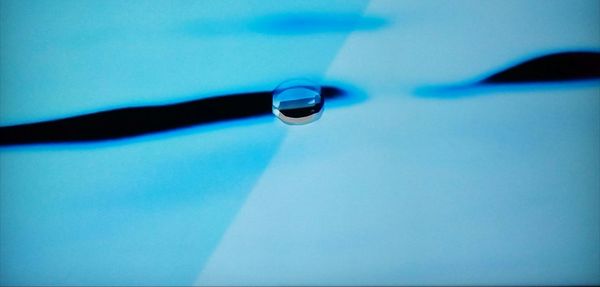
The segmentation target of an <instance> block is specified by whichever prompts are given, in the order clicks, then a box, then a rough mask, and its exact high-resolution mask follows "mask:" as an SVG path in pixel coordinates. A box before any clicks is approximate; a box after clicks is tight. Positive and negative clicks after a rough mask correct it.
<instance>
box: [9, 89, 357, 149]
mask: <svg viewBox="0 0 600 287" xmlns="http://www.w3.org/2000/svg"><path fill="white" fill-rule="evenodd" d="M322 96H323V98H324V99H325V100H326V101H330V100H332V101H333V102H335V101H336V100H338V99H341V100H343V99H344V98H353V97H351V96H349V93H348V92H347V91H346V90H343V89H340V88H337V87H332V86H326V87H323V88H322ZM354 100H355V99H354ZM354 100H353V99H345V101H341V102H342V103H344V102H345V103H346V104H348V103H351V102H352V101H354ZM271 111H272V94H271V92H270V91H260V92H251V93H240V94H232V95H223V96H215V97H210V98H202V99H199V100H194V101H187V102H182V103H176V104H170V105H159V106H143V107H130V108H122V109H115V110H108V111H102V112H97V113H92V114H86V115H80V116H75V117H69V118H63V119H57V120H50V121H44V122H38V123H29V124H21V125H14V126H4V127H0V146H12V145H27V144H50V143H83V142H98V141H107V140H116V139H124V138H130V137H136V136H141V135H148V134H154V133H160V132H166V131H171V130H176V129H182V128H187V127H192V126H200V125H205V124H212V123H218V122H225V121H232V120H239V119H248V118H255V117H261V116H268V115H271Z"/></svg>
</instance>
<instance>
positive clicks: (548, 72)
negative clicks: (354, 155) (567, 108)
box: [414, 51, 600, 99]
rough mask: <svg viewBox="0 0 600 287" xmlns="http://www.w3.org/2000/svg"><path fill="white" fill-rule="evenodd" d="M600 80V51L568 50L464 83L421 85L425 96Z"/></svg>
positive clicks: (421, 94) (465, 94)
mask: <svg viewBox="0 0 600 287" xmlns="http://www.w3.org/2000/svg"><path fill="white" fill-rule="evenodd" d="M598 84H600V52H590V51H567V52H560V53H551V54H545V55H542V56H538V57H534V58H531V59H528V60H525V61H520V62H517V63H516V64H511V65H509V66H508V67H506V68H502V69H500V70H499V71H497V72H493V73H491V74H490V75H485V76H483V77H480V78H479V79H477V80H471V81H467V82H465V83H462V84H451V85H439V86H426V87H420V88H418V89H416V90H415V92H414V94H415V95H417V96H419V97H424V98H445V99H447V98H461V97H468V96H476V95H481V94H485V93H488V92H490V91H497V90H499V89H503V90H507V89H510V90H531V89H540V88H544V87H546V88H549V87H553V88H563V87H574V86H590V85H598Z"/></svg>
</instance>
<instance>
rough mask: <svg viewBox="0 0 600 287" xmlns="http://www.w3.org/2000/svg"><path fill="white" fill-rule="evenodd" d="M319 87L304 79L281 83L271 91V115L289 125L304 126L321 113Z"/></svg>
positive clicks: (321, 102) (321, 100)
mask: <svg viewBox="0 0 600 287" xmlns="http://www.w3.org/2000/svg"><path fill="white" fill-rule="evenodd" d="M323 105H324V98H323V97H322V96H321V86H319V85H318V84H316V83H314V82H312V81H309V80H304V79H298V80H290V81H285V82H283V83H281V84H280V85H279V86H277V87H276V88H275V90H273V114H274V115H275V116H276V117H277V118H279V119H280V120H281V121H282V122H284V123H286V124H289V125H304V124H308V123H312V122H314V121H316V120H318V119H319V118H320V117H321V114H322V113H323Z"/></svg>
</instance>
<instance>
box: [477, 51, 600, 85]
mask: <svg viewBox="0 0 600 287" xmlns="http://www.w3.org/2000/svg"><path fill="white" fill-rule="evenodd" d="M591 79H600V53H598V52H563V53H556V54H549V55H545V56H541V57H538V58H534V59H531V60H528V61H526V62H523V63H520V64H518V65H516V66H513V67H510V68H508V69H506V70H503V71H500V72H498V73H496V74H494V75H492V76H490V77H488V78H486V79H484V80H482V81H481V82H480V84H510V83H535V82H559V81H576V80H591Z"/></svg>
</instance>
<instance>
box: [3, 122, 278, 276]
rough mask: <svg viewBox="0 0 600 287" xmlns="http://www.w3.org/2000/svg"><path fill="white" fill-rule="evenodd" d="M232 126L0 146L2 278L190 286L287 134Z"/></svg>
mask: <svg viewBox="0 0 600 287" xmlns="http://www.w3.org/2000/svg"><path fill="white" fill-rule="evenodd" d="M228 125H232V124H231V123H230V124H228ZM233 125H235V127H234V128H231V127H230V128H226V129H222V128H218V129H216V128H214V127H211V128H196V129H189V130H187V131H183V132H182V131H180V132H174V133H172V134H170V135H168V136H167V135H165V136H162V137H158V136H156V137H154V138H152V137H146V138H145V139H135V140H129V141H121V142H118V143H112V144H97V145H94V144H91V145H79V146H78V145H61V146H39V147H33V148H15V149H11V150H5V151H2V153H0V179H1V180H0V191H1V193H0V214H1V216H0V227H1V230H2V232H0V254H1V259H2V264H1V265H0V278H1V280H0V282H1V283H2V284H3V285H156V284H160V285H189V284H191V282H193V281H194V280H195V277H196V275H197V273H198V272H199V271H200V270H201V268H202V266H203V264H204V262H205V260H206V259H207V258H208V256H209V255H210V254H211V252H212V250H213V248H214V247H215V246H216V244H217V243H218V242H219V240H220V237H221V235H222V233H223V232H224V231H225V229H226V228H227V226H228V225H229V223H230V221H231V219H232V218H233V216H234V215H235V214H236V213H237V210H238V208H239V207H240V206H241V205H242V204H243V202H244V201H245V198H246V195H247V193H248V191H249V190H250V188H251V187H252V186H253V185H254V182H255V181H256V179H257V178H258V177H259V176H260V174H261V172H262V170H263V169H264V168H265V167H266V166H267V165H268V163H269V161H270V159H271V157H272V155H273V153H274V152H275V151H276V150H277V147H278V145H279V143H280V142H281V140H282V139H283V137H284V135H285V128H284V127H283V126H282V125H280V124H279V123H277V122H275V119H271V118H269V119H268V120H266V119H259V120H250V121H242V123H241V124H233ZM240 142H243V143H244V144H239V143H240Z"/></svg>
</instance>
